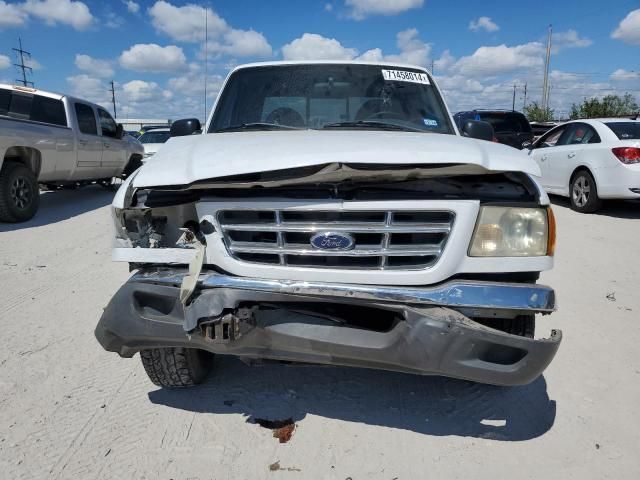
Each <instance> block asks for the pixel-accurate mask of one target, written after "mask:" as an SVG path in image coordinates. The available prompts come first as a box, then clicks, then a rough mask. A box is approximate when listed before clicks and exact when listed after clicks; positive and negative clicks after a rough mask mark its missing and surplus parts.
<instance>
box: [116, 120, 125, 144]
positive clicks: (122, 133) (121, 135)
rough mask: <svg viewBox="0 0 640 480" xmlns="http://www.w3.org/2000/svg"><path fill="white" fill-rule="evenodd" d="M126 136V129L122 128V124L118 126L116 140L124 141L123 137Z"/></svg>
mask: <svg viewBox="0 0 640 480" xmlns="http://www.w3.org/2000/svg"><path fill="white" fill-rule="evenodd" d="M123 136H124V127H123V126H122V124H121V123H119V124H117V125H116V138H117V139H118V140H122V137H123Z"/></svg>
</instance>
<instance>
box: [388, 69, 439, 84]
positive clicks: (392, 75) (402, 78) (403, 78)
mask: <svg viewBox="0 0 640 480" xmlns="http://www.w3.org/2000/svg"><path fill="white" fill-rule="evenodd" d="M382 77H383V78H384V79H385V80H387V81H396V82H411V83H422V84H423V85H431V83H430V82H429V77H428V76H427V74H426V73H419V72H407V71H405V70H382Z"/></svg>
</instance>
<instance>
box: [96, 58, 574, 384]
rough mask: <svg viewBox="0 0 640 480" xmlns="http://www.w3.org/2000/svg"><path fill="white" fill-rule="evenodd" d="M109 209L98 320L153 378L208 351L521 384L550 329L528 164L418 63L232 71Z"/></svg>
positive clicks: (549, 218)
mask: <svg viewBox="0 0 640 480" xmlns="http://www.w3.org/2000/svg"><path fill="white" fill-rule="evenodd" d="M199 129H200V122H199V121H198V120H196V119H189V120H180V121H177V122H174V123H173V124H172V127H171V133H172V136H174V137H178V138H172V139H171V141H169V142H167V144H166V145H165V146H164V147H163V148H161V149H160V150H159V151H158V153H157V154H156V155H155V157H154V161H153V162H149V163H147V164H146V165H144V166H143V167H142V168H141V169H140V170H138V171H137V172H136V173H135V174H134V175H132V176H131V178H129V179H128V180H126V181H125V182H124V183H123V185H122V187H121V188H120V190H119V191H118V193H117V194H116V196H115V198H114V201H113V210H112V215H113V219H114V223H115V246H114V251H113V259H114V260H116V261H123V262H129V264H130V267H131V268H132V269H135V270H136V273H135V274H134V275H133V276H132V277H131V278H130V279H129V280H128V281H127V282H126V283H125V284H124V285H123V286H122V287H121V288H120V290H119V291H118V292H117V293H116V294H115V295H114V297H113V298H112V299H111V301H110V302H109V304H108V306H107V307H106V309H105V310H104V313H103V315H102V317H101V319H100V321H99V323H98V326H97V328H96V337H97V339H98V341H99V342H100V343H101V344H102V346H103V347H104V348H105V349H106V350H108V351H113V352H117V353H119V354H120V355H121V356H123V357H131V356H133V355H134V354H135V353H137V352H140V357H141V359H142V363H143V365H144V368H145V369H146V372H147V374H148V376H149V378H150V379H151V381H152V382H154V383H155V384H156V385H160V386H163V387H184V386H189V385H193V384H196V383H198V382H200V381H202V379H203V378H204V377H205V375H206V374H207V371H208V368H209V367H210V365H211V360H212V354H226V355H236V356H239V357H242V358H244V359H247V360H255V359H270V360H286V361H288V362H291V361H294V362H307V363H309V362H310V363H319V364H331V365H347V366H354V367H368V368H377V369H384V370H396V371H403V372H410V373H418V374H436V375H446V376H451V377H457V378H463V379H468V380H474V381H478V382H486V383H491V384H500V385H515V384H524V383H528V382H531V381H533V380H534V379H535V378H536V377H538V376H539V375H540V373H541V372H542V371H543V370H544V369H545V368H546V367H547V365H548V364H549V362H551V360H552V359H553V357H554V355H555V353H556V351H557V349H558V347H559V345H560V340H561V333H560V332H559V331H553V332H552V335H551V337H550V338H548V339H534V338H533V336H534V328H535V314H536V313H541V314H549V313H551V312H552V311H553V310H554V309H555V295H554V291H553V290H552V289H551V288H549V287H547V286H544V285H538V284H536V280H537V279H538V275H539V272H541V271H543V270H547V269H550V268H551V267H552V265H553V251H554V242H555V223H554V219H553V214H552V211H551V209H550V207H549V199H548V197H547V195H546V193H545V192H544V189H542V187H541V186H540V185H539V184H538V183H537V182H536V181H535V179H534V177H533V176H534V175H539V173H540V170H539V168H538V167H537V165H536V164H535V162H533V161H532V160H530V159H528V158H526V157H525V156H522V155H519V154H518V153H517V152H516V151H515V150H513V149H512V148H510V147H506V146H504V145H499V144H497V143H492V142H487V141H479V140H476V138H480V139H484V140H486V139H491V138H492V136H493V129H492V127H491V126H490V125H489V124H487V123H485V122H481V121H474V120H470V121H467V122H465V123H464V124H463V125H462V131H463V132H465V133H466V134H467V135H468V136H469V137H473V138H465V137H463V136H461V135H460V134H459V133H458V132H457V130H456V129H455V128H454V125H453V121H452V117H451V115H450V113H449V112H448V110H447V107H446V106H445V103H444V100H443V98H442V95H441V93H440V90H439V89H438V87H437V85H436V84H435V81H434V79H433V78H432V77H431V75H430V74H429V73H428V72H427V71H426V70H425V69H423V68H421V67H414V66H408V65H399V64H388V63H366V62H307V63H304V62H302V63H300V62H269V63H264V64H253V65H247V66H241V67H238V68H236V69H234V70H233V72H232V73H231V74H230V76H229V77H228V78H227V80H226V82H225V84H224V86H223V88H222V91H221V92H220V95H219V96H218V100H217V102H216V105H215V106H214V112H213V115H212V116H211V118H210V120H209V123H208V125H206V129H205V133H204V134H202V135H192V134H193V132H196V131H198V130H199Z"/></svg>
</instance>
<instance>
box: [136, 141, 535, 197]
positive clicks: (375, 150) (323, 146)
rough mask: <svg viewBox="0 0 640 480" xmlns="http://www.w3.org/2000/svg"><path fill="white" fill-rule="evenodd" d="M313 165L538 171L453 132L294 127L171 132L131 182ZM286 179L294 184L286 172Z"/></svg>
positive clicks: (329, 175) (184, 180)
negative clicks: (187, 133)
mask: <svg viewBox="0 0 640 480" xmlns="http://www.w3.org/2000/svg"><path fill="white" fill-rule="evenodd" d="M316 166H317V167H319V168H318V171H319V172H320V173H321V176H322V175H323V177H322V180H324V181H335V180H343V179H345V178H346V177H349V178H353V176H354V173H353V172H356V171H357V172H358V173H357V176H358V177H362V176H367V175H369V176H380V173H381V171H382V170H384V171H388V172H396V175H397V172H398V170H401V169H402V170H404V171H410V172H413V173H412V174H413V175H415V173H416V169H420V170H424V171H429V170H431V171H433V173H431V174H432V175H433V174H437V175H447V174H478V173H488V172H516V171H517V172H525V173H528V174H531V175H534V176H540V170H539V168H538V166H537V164H536V163H535V162H534V161H533V160H531V159H530V158H527V157H526V156H524V155H522V154H521V152H519V151H518V150H516V149H514V148H511V147H507V146H505V145H501V144H497V143H492V142H486V141H481V140H474V139H471V138H466V137H461V136H457V135H442V134H432V133H413V132H387V131H361V130H345V131H322V130H300V131H297V130H296V131H268V132H230V133H215V134H205V135H195V136H187V137H177V138H172V139H170V140H169V141H168V142H167V143H165V144H164V145H163V147H162V148H161V149H160V151H158V153H156V154H155V155H154V157H153V162H150V163H148V164H146V165H145V166H143V167H142V168H141V169H140V170H139V171H138V174H137V175H136V177H135V179H133V186H134V187H136V188H147V187H184V186H187V185H191V184H194V183H202V182H206V183H210V182H212V183H220V182H225V184H226V185H227V186H229V185H228V183H227V180H225V179H224V178H223V177H232V178H228V180H229V181H230V182H232V183H236V184H237V185H240V184H244V185H247V184H248V183H247V182H245V181H238V179H239V178H242V176H243V175H245V176H247V175H250V174H256V173H261V172H273V171H282V170H286V171H288V170H290V169H300V171H301V172H305V175H306V176H307V177H308V176H309V169H308V168H305V167H316ZM376 166H379V167H380V168H379V169H378V168H376ZM398 167H402V168H398ZM426 167H429V168H426ZM430 167H437V168H430ZM337 172H339V173H337ZM348 172H351V173H348ZM436 172H437V173H436ZM271 177H272V178H271V180H272V181H270V182H262V183H261V182H257V183H256V182H253V183H252V184H266V183H268V184H270V185H272V184H274V183H278V182H273V180H274V179H273V176H271ZM286 177H288V178H289V180H288V182H289V183H291V175H286ZM216 180H217V181H216ZM314 180H315V181H317V180H319V178H318V177H317V176H315V177H314ZM286 183H287V182H279V184H286Z"/></svg>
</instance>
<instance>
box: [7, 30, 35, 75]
mask: <svg viewBox="0 0 640 480" xmlns="http://www.w3.org/2000/svg"><path fill="white" fill-rule="evenodd" d="M18 45H19V48H12V50H13V51H14V52H17V54H18V55H19V56H20V63H14V64H13V65H14V66H16V67H18V68H19V69H20V70H22V80H16V82H21V83H22V85H24V86H25V87H28V86H29V85H31V86H32V87H33V82H30V81H29V80H27V70H29V72H30V73H31V74H33V69H32V68H31V67H29V66H28V65H25V63H24V58H25V56H26V57H27V58H28V59H30V58H31V52H27V51H26V50H23V49H22V38H20V37H18Z"/></svg>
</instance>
